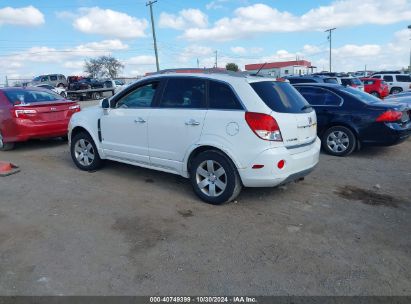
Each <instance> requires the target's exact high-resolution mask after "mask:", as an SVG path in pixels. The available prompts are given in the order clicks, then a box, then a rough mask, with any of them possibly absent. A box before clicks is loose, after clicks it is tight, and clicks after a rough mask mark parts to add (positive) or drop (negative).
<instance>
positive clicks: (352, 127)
mask: <svg viewBox="0 0 411 304" xmlns="http://www.w3.org/2000/svg"><path fill="white" fill-rule="evenodd" d="M339 126H341V127H346V128H347V129H349V130H350V131H351V132H352V133H353V134H354V136H355V138H356V139H357V140H358V138H359V132H358V130H357V129H356V128H355V127H354V126H352V125H351V124H349V123H347V122H339V121H334V122H330V123H329V124H328V125H326V126H325V128H323V130H322V132H321V134H320V135H321V138H322V137H323V135H324V133H325V131H327V130H328V129H329V128H332V127H339Z"/></svg>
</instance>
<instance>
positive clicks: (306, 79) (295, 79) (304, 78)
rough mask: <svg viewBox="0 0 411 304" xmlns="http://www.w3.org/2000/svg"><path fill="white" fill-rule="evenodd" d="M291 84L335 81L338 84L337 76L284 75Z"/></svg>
mask: <svg viewBox="0 0 411 304" xmlns="http://www.w3.org/2000/svg"><path fill="white" fill-rule="evenodd" d="M284 78H285V79H287V80H288V81H289V82H290V83H291V84H294V83H335V84H338V83H339V82H338V79H337V77H333V76H323V75H301V76H286V77H284Z"/></svg>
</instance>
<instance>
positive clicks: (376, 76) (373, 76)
mask: <svg viewBox="0 0 411 304" xmlns="http://www.w3.org/2000/svg"><path fill="white" fill-rule="evenodd" d="M371 77H372V78H378V79H381V75H372V76H371Z"/></svg>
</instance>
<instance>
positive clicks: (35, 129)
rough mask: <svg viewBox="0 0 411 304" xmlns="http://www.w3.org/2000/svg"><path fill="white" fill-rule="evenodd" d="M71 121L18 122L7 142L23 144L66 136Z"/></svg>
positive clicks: (6, 139)
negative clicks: (31, 140) (36, 139)
mask: <svg viewBox="0 0 411 304" xmlns="http://www.w3.org/2000/svg"><path fill="white" fill-rule="evenodd" d="M68 124H69V120H62V121H55V122H44V123H33V122H31V121H28V120H24V119H22V120H17V121H16V123H15V130H14V132H13V134H10V135H9V136H8V137H7V138H5V142H21V141H27V140H29V139H34V138H49V137H59V136H66V135H67V132H68Z"/></svg>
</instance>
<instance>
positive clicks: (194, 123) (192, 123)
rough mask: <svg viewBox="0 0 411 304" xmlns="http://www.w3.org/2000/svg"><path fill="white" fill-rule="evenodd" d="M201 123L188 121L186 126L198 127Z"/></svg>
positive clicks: (192, 120)
mask: <svg viewBox="0 0 411 304" xmlns="http://www.w3.org/2000/svg"><path fill="white" fill-rule="evenodd" d="M198 125H200V123H199V122H198V121H196V120H194V119H190V120H188V121H186V126H198Z"/></svg>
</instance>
